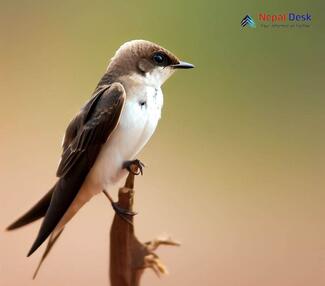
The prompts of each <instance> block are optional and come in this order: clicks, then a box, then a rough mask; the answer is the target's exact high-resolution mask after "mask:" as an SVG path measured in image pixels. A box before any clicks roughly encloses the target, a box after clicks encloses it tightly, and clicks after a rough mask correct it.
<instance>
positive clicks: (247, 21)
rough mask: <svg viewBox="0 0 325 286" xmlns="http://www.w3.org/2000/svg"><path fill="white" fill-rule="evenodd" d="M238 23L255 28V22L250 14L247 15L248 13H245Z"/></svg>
mask: <svg viewBox="0 0 325 286" xmlns="http://www.w3.org/2000/svg"><path fill="white" fill-rule="evenodd" d="M240 25H241V26H242V27H246V26H248V27H250V28H256V25H255V22H254V20H253V18H252V17H251V16H249V15H246V16H245V17H244V18H243V20H241V22H240Z"/></svg>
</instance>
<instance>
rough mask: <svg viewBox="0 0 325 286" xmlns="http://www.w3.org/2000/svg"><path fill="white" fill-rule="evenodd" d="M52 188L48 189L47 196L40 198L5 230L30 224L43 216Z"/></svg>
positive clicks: (48, 203)
mask: <svg viewBox="0 0 325 286" xmlns="http://www.w3.org/2000/svg"><path fill="white" fill-rule="evenodd" d="M53 190H54V187H53V188H52V189H50V190H49V191H48V192H47V194H46V195H45V196H44V197H43V198H41V199H40V200H39V201H38V202H37V203H36V204H35V205H34V206H33V207H32V208H31V209H30V210H29V211H28V212H26V213H25V214H24V215H22V216H21V217H20V218H18V219H17V220H16V221H14V222H13V223H12V224H11V225H9V226H8V227H7V230H14V229H17V228H20V227H22V226H24V225H26V224H29V223H32V222H34V221H35V220H38V219H40V218H42V217H43V216H45V214H46V211H47V209H48V207H49V205H50V202H51V198H52V194H53Z"/></svg>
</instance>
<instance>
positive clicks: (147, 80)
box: [8, 40, 194, 266]
mask: <svg viewBox="0 0 325 286" xmlns="http://www.w3.org/2000/svg"><path fill="white" fill-rule="evenodd" d="M193 67H194V66H193V65H192V64H189V63H185V62H182V61H180V60H179V59H178V58H177V57H176V56H175V55H173V54H172V53H171V52H169V51H168V50H166V49H164V48H162V47H160V46H159V45H157V44H154V43H152V42H149V41H145V40H133V41H129V42H127V43H125V44H123V45H122V46H121V47H120V48H119V49H118V50H117V52H116V53H115V55H114V56H113V58H112V59H111V61H110V63H109V65H108V67H107V70H106V72H105V74H104V76H103V77H102V78H101V80H100V81H99V83H98V85H97V87H96V89H95V91H94V93H93V95H92V97H91V98H90V100H89V101H88V102H87V103H86V104H85V105H84V106H83V107H82V108H81V110H80V112H79V113H78V114H77V115H76V116H75V117H74V118H73V119H72V121H71V122H70V124H69V125H68V127H67V129H66V132H65V136H64V139H63V143H62V148H63V152H62V156H61V161H60V164H59V167H58V170H57V173H56V174H57V177H58V180H57V182H56V183H55V185H54V186H53V187H52V188H51V189H50V190H49V192H48V193H47V194H46V195H45V196H44V197H43V198H42V199H41V200H40V201H39V202H38V203H37V204H36V205H34V206H33V207H32V208H31V209H30V210H29V211H28V212H27V213H25V214H24V215H23V216H22V217H20V218H19V219H18V220H16V221H15V222H14V223H13V224H11V225H10V226H9V227H8V230H13V229H16V228H19V227H21V226H24V225H26V224H29V223H31V222H33V221H35V220H37V219H39V218H42V217H44V220H43V222H42V225H41V227H40V230H39V233H38V235H37V237H36V240H35V241H34V243H33V245H32V247H31V249H30V251H29V252H28V255H27V256H30V255H31V254H32V253H33V252H34V251H35V250H36V249H37V248H38V247H39V246H40V245H41V244H42V243H43V242H44V241H45V240H46V239H47V238H48V237H49V236H50V238H49V242H48V246H47V248H46V250H45V253H44V255H43V258H42V260H41V262H42V261H43V259H44V258H45V257H46V255H47V254H48V252H49V251H50V249H51V247H52V246H53V244H54V243H55V241H56V240H57V238H58V237H59V235H60V234H61V233H62V231H63V228H64V226H65V225H66V224H67V222H68V221H69V220H70V219H71V218H72V217H73V216H74V215H75V214H76V213H77V212H78V210H79V209H80V208H81V207H82V206H83V205H84V204H85V203H86V202H88V201H89V200H90V199H91V198H92V197H93V196H94V195H96V194H99V193H101V192H103V191H104V192H105V194H106V195H107V196H108V197H109V198H110V196H109V195H108V193H107V192H106V190H107V189H109V188H110V187H111V186H112V185H113V184H114V183H116V182H117V181H119V180H120V179H121V178H123V176H125V175H126V174H127V172H128V170H129V171H130V170H131V169H130V165H131V164H137V166H138V167H139V170H140V171H141V172H142V167H143V165H142V163H141V162H140V161H139V160H136V159H135V158H136V156H137V154H138V153H139V151H140V150H141V149H142V148H143V147H144V145H145V144H146V143H147V142H148V140H149V139H150V137H151V136H152V134H153V133H154V131H155V129H156V126H157V123H158V121H159V119H160V117H161V109H162V106H163V93H162V91H161V86H162V84H163V83H164V82H165V81H166V80H167V79H168V78H169V77H170V76H171V75H172V74H173V73H174V71H175V70H176V69H188V68H193ZM110 200H111V202H112V205H113V208H114V209H115V211H116V212H117V213H118V214H120V215H121V216H126V215H132V213H128V212H126V211H125V210H123V209H120V208H119V207H118V206H117V205H116V204H115V203H114V202H113V201H112V199H111V198H110ZM39 266H40V265H39Z"/></svg>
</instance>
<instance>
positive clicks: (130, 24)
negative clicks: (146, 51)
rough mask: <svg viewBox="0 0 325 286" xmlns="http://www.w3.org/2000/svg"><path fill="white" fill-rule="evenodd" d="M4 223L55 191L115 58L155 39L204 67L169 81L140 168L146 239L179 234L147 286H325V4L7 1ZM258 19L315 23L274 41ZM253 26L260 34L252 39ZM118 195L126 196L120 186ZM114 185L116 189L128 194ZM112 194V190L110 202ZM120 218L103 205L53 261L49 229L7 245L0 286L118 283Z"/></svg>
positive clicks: (0, 21)
mask: <svg viewBox="0 0 325 286" xmlns="http://www.w3.org/2000/svg"><path fill="white" fill-rule="evenodd" d="M0 5H1V6H0V33H1V39H0V65H1V66H0V98H1V104H0V130H1V141H0V146H1V148H0V174H1V180H0V194H1V200H0V214H1V215H0V226H1V228H2V229H4V228H5V227H6V226H7V225H8V224H9V223H10V222H11V221H12V220H13V219H15V218H16V217H17V216H18V215H20V214H21V213H22V212H23V211H25V210H26V209H27V208H28V207H30V206H31V205H32V204H33V203H34V202H35V201H36V200H38V198H39V197H40V196H41V195H42V194H43V193H44V192H45V191H47V190H48V189H49V187H50V186H51V185H52V183H53V182H54V181H55V170H56V167H57V163H58V159H59V156H60V151H61V148H60V143H61V138H62V135H63V132H64V130H65V127H66V126H67V124H68V122H69V120H70V119H71V118H72V116H73V115H74V114H75V113H76V112H77V111H78V110H79V108H80V107H81V106H82V105H83V104H84V102H85V101H86V100H87V99H88V98H89V96H90V95H91V93H92V91H93V89H94V88H95V86H96V84H97V82H98V80H99V78H100V77H101V76H102V74H103V72H104V71H105V69H106V65H107V63H108V61H109V58H110V57H111V56H112V55H113V54H114V52H115V50H116V49H117V48H118V47H119V46H120V45H121V44H122V43H124V42H125V41H128V40H131V39H147V40H150V41H153V42H157V43H159V44H161V45H162V46H164V47H166V48H167V49H169V50H171V51H172V52H173V53H175V54H176V55H177V56H178V57H180V58H181V59H183V60H186V61H189V62H192V63H194V64H195V65H196V69H194V70H190V71H183V72H177V74H175V75H174V76H173V78H171V79H170V80H169V81H168V82H167V83H166V84H165V85H164V88H163V90H164V94H165V105H164V110H163V117H162V120H161V121H160V125H159V127H158V130H157V132H156V134H155V135H154V137H153V138H152V140H151V141H150V143H149V144H148V145H147V146H146V148H145V150H144V151H143V152H142V153H141V154H140V156H139V157H140V158H141V160H142V161H143V162H145V163H146V164H147V165H148V167H147V168H146V170H145V176H144V177H141V178H138V179H137V182H136V191H137V192H136V198H135V199H136V206H135V208H136V210H137V211H138V212H139V215H138V216H137V217H136V232H137V234H138V236H139V238H140V239H141V240H144V241H145V240H149V239H151V238H153V237H155V236H156V235H157V234H160V233H163V232H165V233H168V234H171V235H172V236H173V237H174V238H176V239H178V240H180V241H181V242H182V243H183V245H182V247H180V248H176V249H161V250H160V251H159V254H160V255H161V258H162V260H163V261H164V262H165V263H166V264H167V265H168V268H169V270H170V273H171V274H170V275H169V276H167V277H164V278H163V279H161V280H158V279H157V278H156V277H155V276H154V274H153V273H151V272H150V271H147V272H146V273H145V275H144V277H143V285H189V286H191V285H199V284H200V285H211V286H212V285H213V286H214V285H224V286H233V285H234V286H235V285H240V286H246V285H247V286H253V285H254V286H255V285H256V286H258V285H263V286H268V285H277V286H291V285H292V286H299V285H301V286H306V285H313V286H318V285H324V284H325V271H324V270H325V230H324V216H325V210H324V199H325V194H324V187H325V183H324V171H325V162H324V161H325V159H324V158H325V156H324V155H325V154H324V144H325V134H324V123H325V113H324V108H325V99H324V90H325V88H324V87H325V86H324V85H325V83H324V75H325V67H324V64H325V56H324V50H325V38H324V35H325V33H324V32H325V31H324V11H325V9H324V8H325V4H324V3H321V1H285V2H284V1H272V2H271V1H269V2H267V3H263V2H262V1H226V0H222V1H184V0H181V1H143V0H140V1H71V0H68V1H36V0H34V1H23V0H22V1H2V0H1V1H0ZM259 12H267V13H270V14H272V13H276V14H278V13H287V12H296V13H307V12H309V13H310V14H312V23H311V27H309V28H301V29H299V28H294V29H283V28H282V29H265V28H262V27H260V26H259V23H258V21H257V19H258V17H257V15H258V13H259ZM246 14H249V15H251V16H252V17H253V18H254V19H255V20H256V22H257V28H256V29H250V28H245V29H243V28H241V27H240V21H241V19H242V18H243V17H244V16H245V15H246ZM117 187H118V186H117ZM117 187H116V188H117ZM112 193H113V194H114V195H115V196H116V192H114V191H113V190H112ZM112 216H113V213H112V211H111V209H110V207H109V206H108V205H107V201H106V199H105V198H104V197H103V196H97V197H96V198H94V199H93V200H92V201H91V202H90V203H89V204H88V205H87V206H85V207H84V208H83V209H82V211H81V212H80V213H79V214H78V215H77V216H76V217H75V218H74V219H73V221H71V223H70V224H69V227H68V228H67V230H66V232H65V234H64V235H63V237H62V238H61V239H60V241H59V242H58V243H57V245H56V246H55V249H54V250H53V253H52V254H51V255H50V257H49V258H48V260H47V261H46V262H45V263H44V266H43V268H42V269H41V271H40V273H39V277H38V279H37V280H36V281H32V280H31V276H32V273H33V271H34V269H35V267H36V264H37V261H38V259H39V258H40V255H41V251H42V250H40V251H38V252H37V253H36V254H35V255H33V256H32V257H31V258H29V259H27V258H26V257H25V255H26V253H27V251H28V249H29V247H30V245H31V243H32V241H33V239H34V237H35V235H36V233H37V231H38V227H39V223H35V224H34V225H32V226H29V227H26V228H24V229H21V230H20V231H17V232H15V233H6V232H4V231H3V232H2V233H1V234H0V284H1V285H5V286H13V285H90V284H93V285H107V276H108V272H107V264H108V234H109V226H110V223H111V219H112Z"/></svg>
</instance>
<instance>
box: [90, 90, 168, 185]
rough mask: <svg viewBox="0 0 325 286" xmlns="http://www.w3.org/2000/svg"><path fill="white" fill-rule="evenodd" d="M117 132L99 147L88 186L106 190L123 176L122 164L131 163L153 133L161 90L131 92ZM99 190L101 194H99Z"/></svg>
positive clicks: (159, 106)
mask: <svg viewBox="0 0 325 286" xmlns="http://www.w3.org/2000/svg"><path fill="white" fill-rule="evenodd" d="M129 92H130V93H132V92H133V94H127V99H126V102H125V105H124V108H123V111H122V114H121V118H120V121H119V124H118V126H117V128H116V129H115V130H114V132H113V134H112V135H111V136H110V138H109V139H108V141H107V142H106V143H105V145H104V146H103V147H102V150H101V152H100V154H99V156H98V158H97V160H96V162H95V165H94V166H93V168H92V170H91V171H90V173H89V175H88V179H89V180H90V181H91V185H93V186H94V185H95V186H98V187H100V188H101V190H102V189H103V188H107V187H108V186H109V185H112V184H114V183H116V182H117V181H118V180H119V179H121V177H123V175H124V174H126V171H125V170H122V166H123V163H124V162H125V161H129V160H133V159H135V157H136V156H137V154H138V153H139V152H140V151H141V149H142V148H143V147H144V145H145V144H146V143H147V142H148V140H149V139H150V137H151V136H152V134H153V133H154V131H155V129H156V127H157V123H158V120H159V119H160V116H161V108H162V105H163V94H162V91H161V89H160V88H155V87H151V86H150V87H146V88H143V89H136V88H135V89H131V90H129ZM101 190H100V191H101Z"/></svg>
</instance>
